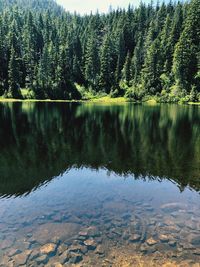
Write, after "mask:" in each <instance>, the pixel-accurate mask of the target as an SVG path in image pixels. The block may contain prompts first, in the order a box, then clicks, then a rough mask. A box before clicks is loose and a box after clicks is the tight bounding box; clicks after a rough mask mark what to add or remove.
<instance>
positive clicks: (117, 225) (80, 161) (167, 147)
mask: <svg viewBox="0 0 200 267" xmlns="http://www.w3.org/2000/svg"><path fill="white" fill-rule="evenodd" d="M0 124H1V127H0V148H1V149H0V197H1V199H0V229H1V231H0V264H1V265H0V266H59V265H56V264H58V263H60V264H62V265H63V266H73V265H75V266H133V265H134V266H160V265H163V266H167V265H166V264H169V263H171V264H174V266H177V265H181V264H185V265H184V266H192V265H194V264H195V263H199V262H200V196H199V190H200V108H199V107H190V106H178V105H156V106H149V105H134V104H128V103H126V104H123V105H93V104H62V103H57V104H56V103H1V104H0ZM194 266H195V265H194Z"/></svg>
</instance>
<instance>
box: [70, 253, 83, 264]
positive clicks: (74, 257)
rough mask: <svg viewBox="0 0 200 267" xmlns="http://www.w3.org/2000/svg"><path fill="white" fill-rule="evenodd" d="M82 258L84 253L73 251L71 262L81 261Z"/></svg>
mask: <svg viewBox="0 0 200 267" xmlns="http://www.w3.org/2000/svg"><path fill="white" fill-rule="evenodd" d="M82 259H83V257H82V255H80V254H78V253H71V254H70V261H69V262H70V263H73V264H76V263H79V262H80V261H82Z"/></svg>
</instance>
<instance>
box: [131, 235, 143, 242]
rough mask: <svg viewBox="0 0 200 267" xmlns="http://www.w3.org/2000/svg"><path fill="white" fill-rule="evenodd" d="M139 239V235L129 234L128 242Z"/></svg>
mask: <svg viewBox="0 0 200 267" xmlns="http://www.w3.org/2000/svg"><path fill="white" fill-rule="evenodd" d="M140 239H141V235H138V234H133V235H131V236H130V238H129V240H130V242H138V241H140Z"/></svg>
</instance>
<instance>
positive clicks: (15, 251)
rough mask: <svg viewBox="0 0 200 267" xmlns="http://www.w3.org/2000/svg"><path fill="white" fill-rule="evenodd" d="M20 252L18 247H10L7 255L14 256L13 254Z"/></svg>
mask: <svg viewBox="0 0 200 267" xmlns="http://www.w3.org/2000/svg"><path fill="white" fill-rule="evenodd" d="M21 252H22V251H21V250H19V249H14V248H12V249H11V250H10V251H9V252H8V254H7V255H8V256H9V257H12V256H15V255H17V254H19V253H21Z"/></svg>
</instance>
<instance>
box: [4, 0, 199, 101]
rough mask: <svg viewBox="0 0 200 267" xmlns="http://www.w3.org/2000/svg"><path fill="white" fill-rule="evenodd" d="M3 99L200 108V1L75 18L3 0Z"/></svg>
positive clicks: (28, 1) (28, 2)
mask: <svg viewBox="0 0 200 267" xmlns="http://www.w3.org/2000/svg"><path fill="white" fill-rule="evenodd" d="M0 13H1V15H0V96H1V97H2V98H20V99H66V100H72V99H90V98H92V97H98V96H104V95H109V96H110V97H119V96H124V97H126V98H128V99H132V100H136V101H142V100H145V99H150V98H152V97H155V98H156V99H158V100H159V101H160V102H179V101H183V102H190V101H191V102H198V101H200V0H191V1H189V2H172V1H170V2H168V3H164V2H163V3H160V4H159V3H157V4H155V3H153V2H152V3H151V4H144V3H141V4H140V5H139V7H133V6H132V5H130V6H129V7H128V9H120V8H119V9H116V10H112V8H111V9H110V11H109V13H107V14H100V13H98V12H96V14H92V13H91V14H90V15H84V16H81V15H79V14H77V13H74V14H71V13H69V12H67V11H65V10H64V9H63V8H62V7H60V6H59V5H57V4H56V2H55V1H54V0H41V1H39V0H6V1H5V0H0Z"/></svg>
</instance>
